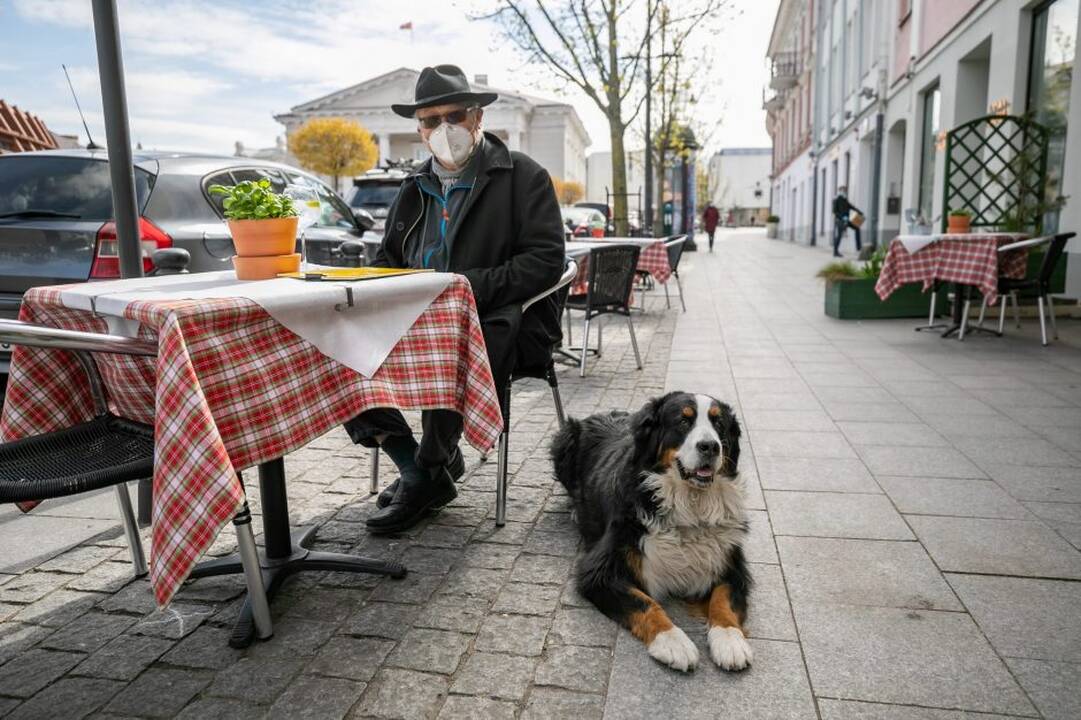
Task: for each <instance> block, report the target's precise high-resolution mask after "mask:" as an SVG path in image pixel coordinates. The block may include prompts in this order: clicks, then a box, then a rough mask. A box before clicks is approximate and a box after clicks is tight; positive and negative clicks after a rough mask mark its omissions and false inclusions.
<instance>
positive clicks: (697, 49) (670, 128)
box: [646, 0, 726, 236]
mask: <svg viewBox="0 0 1081 720" xmlns="http://www.w3.org/2000/svg"><path fill="white" fill-rule="evenodd" d="M657 4H658V6H659V7H658V11H657V12H656V14H655V20H654V22H655V27H654V29H653V38H654V40H653V42H654V43H659V44H660V50H659V56H660V57H661V58H664V59H665V60H666V62H664V63H662V64H661V66H660V72H659V73H658V74H657V75H655V76H654V82H653V86H652V87H651V88H650V91H651V92H652V93H653V106H654V107H656V108H658V113H657V117H658V122H657V124H656V126H655V127H656V129H655V130H654V131H653V137H652V138H651V139H647V142H646V147H647V151H648V152H652V153H653V172H654V177H655V178H656V180H655V187H656V188H657V190H656V196H657V198H658V201H659V204H661V205H663V202H664V197H665V177H666V176H667V173H668V169H669V165H670V164H671V163H672V162H674V161H675V160H676V158H681V157H686V156H688V155H689V153H691V152H692V148H690V147H689V146H688V142H689V141H690V140H692V139H694V140H696V143H695V144H696V145H697V146H699V147H701V146H704V145H705V143H704V142H703V140H702V136H703V130H704V131H705V133H704V134H706V135H708V137H712V136H713V134H714V133H715V132H716V130H717V128H718V127H719V126H720V118H714V119H713V120H712V121H711V122H704V121H703V120H702V119H701V118H697V117H693V116H692V115H691V108H693V106H694V105H695V103H696V101H697V98H699V97H701V95H702V94H703V92H704V89H703V87H701V86H700V85H698V83H704V82H711V81H715V77H714V75H713V73H712V72H711V70H712V53H711V50H710V48H709V45H708V43H706V44H699V45H698V46H695V42H696V41H697V35H698V33H699V32H701V31H702V30H703V26H702V25H701V20H702V19H704V18H707V17H715V16H717V15H718V14H719V12H720V11H721V10H722V8H723V7H724V6H725V4H726V3H725V2H724V1H723V0H718V1H717V2H709V3H707V4H706V5H705V6H702V7H700V8H697V11H696V13H694V14H691V15H688V14H687V12H686V8H685V6H684V4H683V3H679V5H678V7H679V8H680V10H681V14H677V13H676V11H675V10H673V9H672V5H671V4H670V3H668V2H664V1H663V0H657ZM699 13H703V14H699ZM688 19H690V20H691V21H692V22H688ZM653 234H654V235H655V236H660V235H663V234H664V216H663V213H657V214H656V215H654V220H653Z"/></svg>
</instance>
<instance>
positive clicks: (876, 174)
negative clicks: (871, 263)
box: [867, 97, 886, 250]
mask: <svg viewBox="0 0 1081 720" xmlns="http://www.w3.org/2000/svg"><path fill="white" fill-rule="evenodd" d="M875 105H876V106H877V107H876V109H875V149H874V163H873V165H872V170H871V172H872V175H871V207H870V208H869V210H870V211H871V213H870V217H869V218H867V220H868V223H867V226H868V228H867V229H868V230H869V231H870V232H869V234H870V236H871V238H870V239H871V249H872V250H875V249H877V248H878V214H879V202H880V198H879V194H880V193H881V192H882V130H883V127H884V126H885V124H886V118H885V108H884V107H883V106H884V105H885V103H883V102H882V98H881V97H878V98H875Z"/></svg>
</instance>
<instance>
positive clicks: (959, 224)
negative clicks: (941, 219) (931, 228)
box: [946, 208, 972, 235]
mask: <svg viewBox="0 0 1081 720" xmlns="http://www.w3.org/2000/svg"><path fill="white" fill-rule="evenodd" d="M971 229H972V212H971V211H970V210H965V209H964V208H961V209H959V210H950V213H949V215H947V216H946V232H948V233H950V234H951V235H963V234H964V233H967V232H968V231H970V230H971Z"/></svg>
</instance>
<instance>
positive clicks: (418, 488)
mask: <svg viewBox="0 0 1081 720" xmlns="http://www.w3.org/2000/svg"><path fill="white" fill-rule="evenodd" d="M456 497H458V491H457V490H456V489H455V488H454V480H453V479H451V476H450V472H449V471H448V470H447V468H445V467H441V468H438V469H437V470H433V471H431V476H430V477H429V478H427V479H421V478H415V477H413V476H411V475H404V476H402V479H401V480H400V481H399V483H398V490H397V492H395V493H394V498H393V499H392V500H391V501H390V504H389V505H387V506H386V507H385V508H382V509H379V510H376V511H375V512H374V513H372V514H371V515H369V516H368V520H367V522H366V523H365V525H366V526H367V528H368V532H370V533H372V534H373V535H384V534H387V533H396V532H402V531H403V530H408V529H409V528H411V527H413V526H414V525H416V524H417V523H418V522H420V521H421V520H423V519H424V517H425V516H426V515H428V514H429V513H431V512H434V511H436V510H439V509H440V508H442V507H443V506H444V505H446V504H447V503H449V502H450V501H451V500H453V499H454V498H456Z"/></svg>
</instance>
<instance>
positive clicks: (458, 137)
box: [428, 123, 479, 170]
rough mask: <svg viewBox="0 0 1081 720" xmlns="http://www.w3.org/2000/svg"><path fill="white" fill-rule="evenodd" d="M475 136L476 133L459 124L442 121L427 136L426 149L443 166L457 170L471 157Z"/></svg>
mask: <svg viewBox="0 0 1081 720" xmlns="http://www.w3.org/2000/svg"><path fill="white" fill-rule="evenodd" d="M478 129H479V128H478ZM477 138H478V134H475V133H473V132H471V131H470V130H467V129H466V128H464V127H462V126H461V125H450V124H449V123H442V124H441V125H440V126H439V127H437V128H436V129H435V130H432V134H431V135H429V136H428V149H429V150H431V151H432V155H435V157H436V159H437V160H439V162H441V163H443V165H444V166H446V167H448V168H450V169H452V170H457V169H460V168H461V167H463V166H464V165H465V164H466V162H468V161H469V158H470V157H472V155H473V150H475V149H476V147H477Z"/></svg>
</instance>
